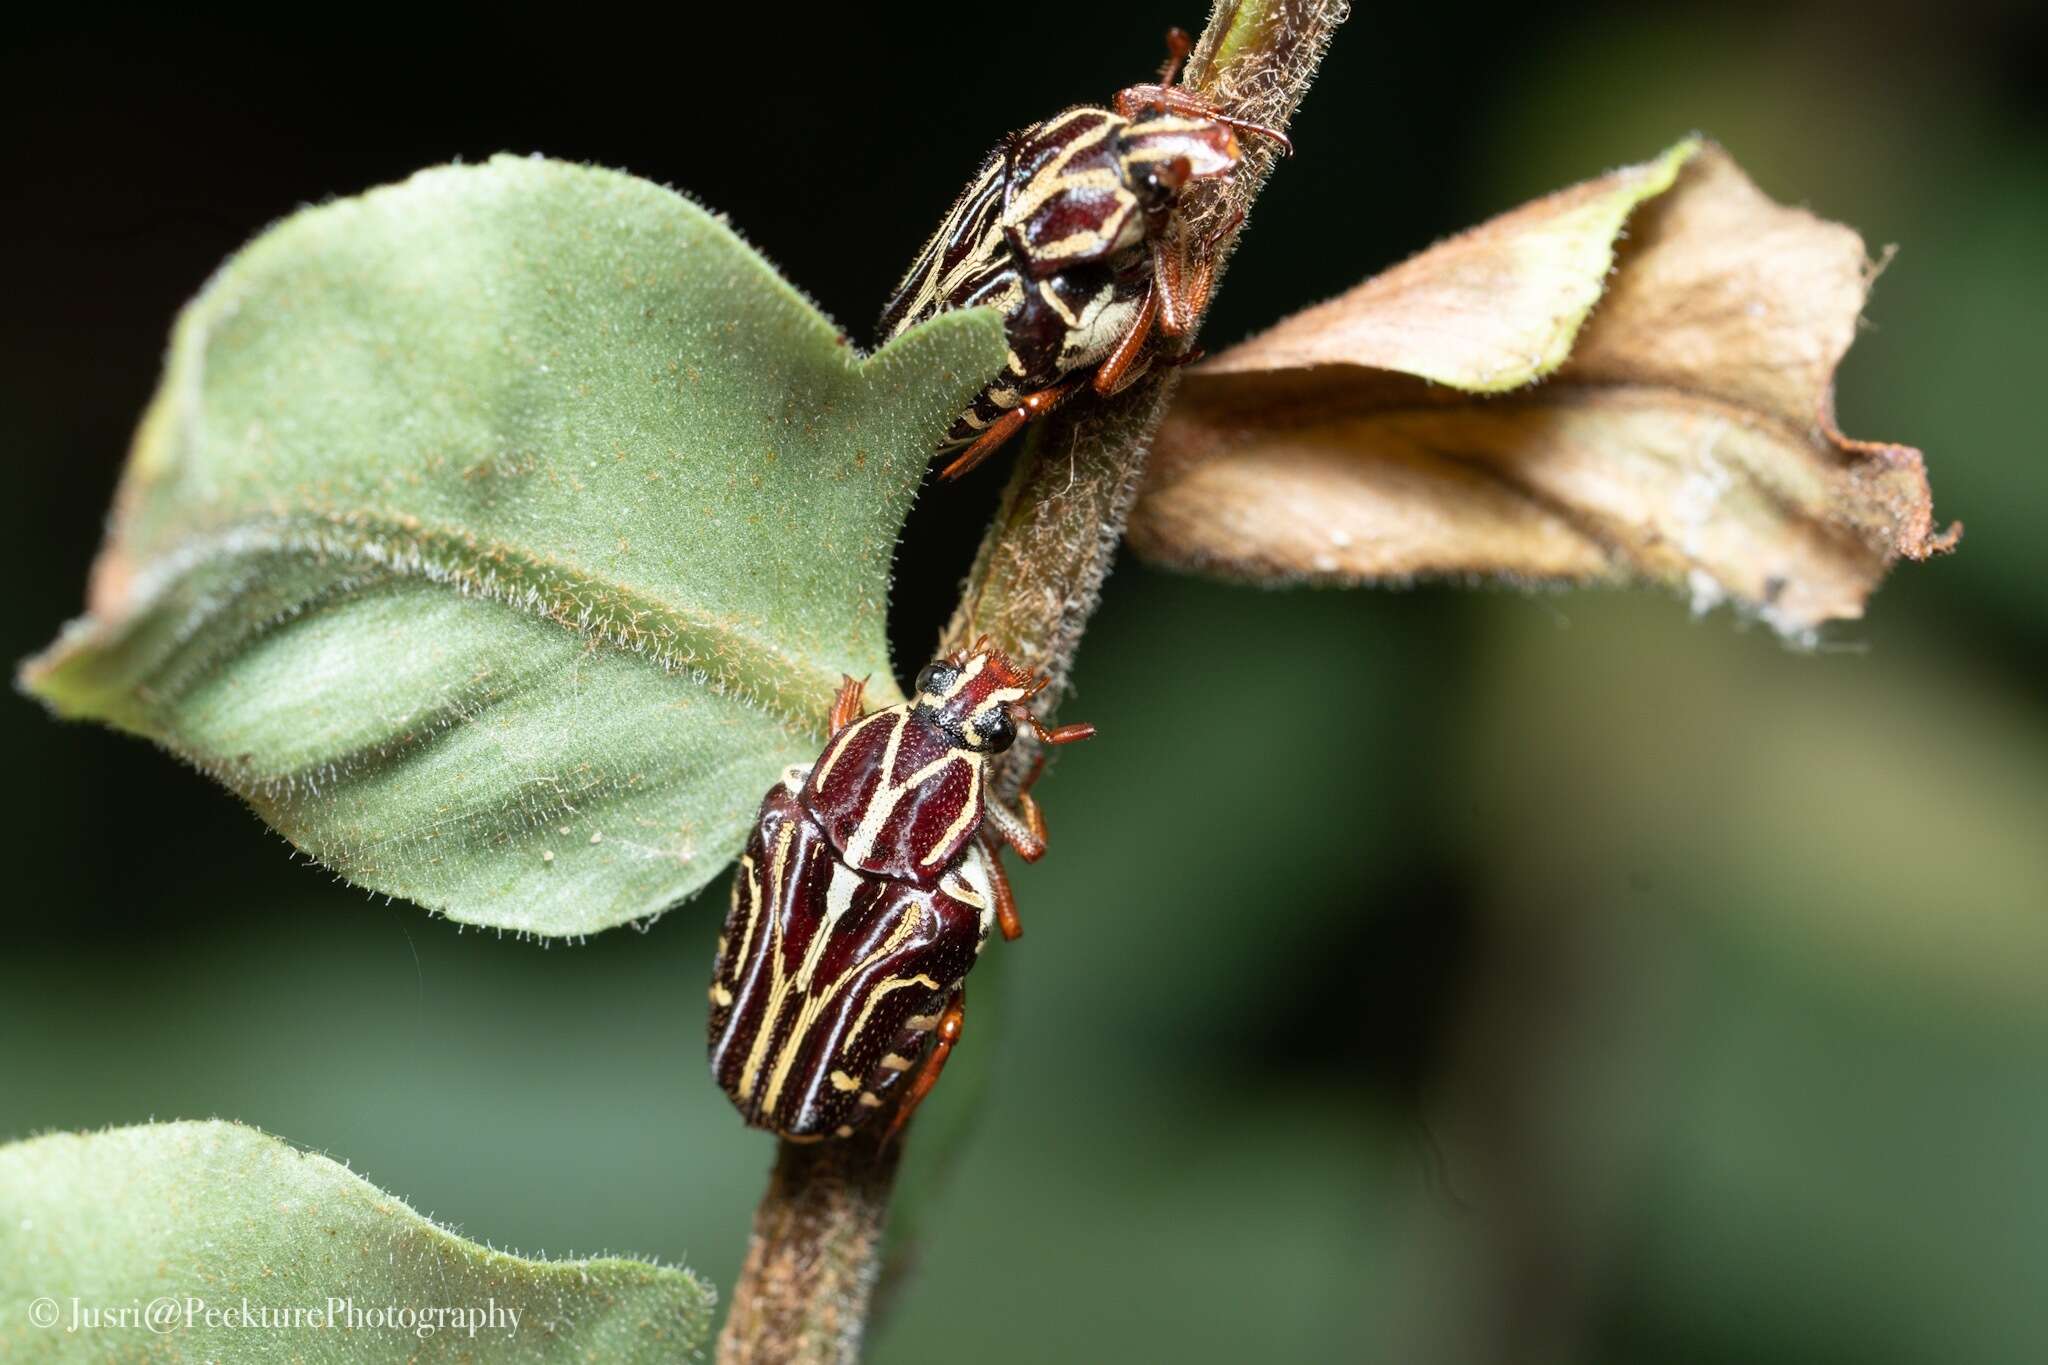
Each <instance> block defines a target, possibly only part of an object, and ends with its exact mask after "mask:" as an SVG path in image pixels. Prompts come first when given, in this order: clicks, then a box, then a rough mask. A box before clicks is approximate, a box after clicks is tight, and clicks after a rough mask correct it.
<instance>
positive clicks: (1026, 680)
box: [914, 640, 1046, 754]
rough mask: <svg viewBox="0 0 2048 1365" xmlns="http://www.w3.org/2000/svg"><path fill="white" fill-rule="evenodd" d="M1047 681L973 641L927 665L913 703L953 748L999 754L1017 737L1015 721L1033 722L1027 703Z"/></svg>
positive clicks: (981, 643) (1016, 723)
mask: <svg viewBox="0 0 2048 1365" xmlns="http://www.w3.org/2000/svg"><path fill="white" fill-rule="evenodd" d="M1045 684H1046V679H1044V678H1034V677H1032V676H1031V675H1030V674H1029V673H1026V672H1024V671H1023V670H1022V669H1019V668H1017V667H1015V666H1014V665H1012V664H1011V663H1010V661H1009V660H1008V659H1005V658H1004V657H1003V656H1002V655H1001V654H999V653H997V652H996V651H995V650H993V649H989V648H987V647H986V645H985V644H984V642H982V641H980V640H977V641H975V642H974V645H973V646H972V647H971V648H968V649H956V650H954V651H953V652H952V653H951V654H948V655H946V656H945V657H944V658H942V659H935V660H933V661H932V662H931V663H929V664H926V665H925V667H924V671H923V672H921V673H919V674H918V675H917V699H916V701H915V703H914V705H915V706H916V708H917V709H918V710H919V711H922V712H924V713H925V714H926V715H928V716H929V717H930V718H931V719H932V721H933V722H934V723H936V724H937V725H938V727H939V728H940V730H942V731H944V732H945V735H946V738H947V740H948V741H949V742H951V744H952V745H953V747H954V748H956V749H970V750H973V751H974V752H976V753H983V754H999V753H1002V752H1003V751H1004V750H1005V749H1008V748H1009V747H1010V746H1011V745H1012V744H1014V743H1016V742H1017V727H1018V726H1019V725H1031V724H1035V722H1034V721H1033V720H1032V717H1031V709H1030V707H1029V706H1028V705H1026V703H1027V702H1029V701H1030V699H1031V698H1032V697H1034V696H1036V695H1037V693H1038V691H1039V689H1040V688H1042V687H1044V686H1045Z"/></svg>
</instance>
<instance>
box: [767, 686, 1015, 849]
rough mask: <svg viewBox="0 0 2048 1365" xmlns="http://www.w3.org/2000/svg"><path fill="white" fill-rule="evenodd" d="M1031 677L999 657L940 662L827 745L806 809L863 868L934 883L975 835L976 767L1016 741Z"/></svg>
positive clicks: (979, 804)
mask: <svg viewBox="0 0 2048 1365" xmlns="http://www.w3.org/2000/svg"><path fill="white" fill-rule="evenodd" d="M1029 695H1030V684H1029V680H1028V679H1027V678H1026V677H1025V676H1023V675H1021V674H1019V673H1017V672H1016V671H1014V670H1013V669H1011V668H1010V666H1009V665H1008V664H1007V663H1005V662H1004V661H1003V659H1002V657H1001V656H1000V655H996V654H990V653H977V654H973V655H965V656H954V657H952V658H948V659H942V660H940V661H939V662H937V663H935V664H933V665H931V666H930V667H929V668H926V669H925V670H924V672H922V673H920V674H919V675H918V684H917V695H916V696H915V697H914V698H913V699H912V700H910V701H907V702H904V703H903V704H901V705H899V706H892V707H889V708H888V709H887V710H883V711H876V712H874V713H872V714H871V715H867V716H863V717H861V718H860V719H859V720H856V721H854V722H853V723H852V724H850V725H848V726H847V727H846V728H845V729H843V730H841V731H840V732H839V733H838V734H837V735H835V736H834V737H833V739H832V742H831V743H829V744H827V745H826V746H825V752H824V753H823V754H821V755H819V757H818V762H817V765H816V766H815V767H814V768H812V770H811V774H810V777H809V779H808V780H807V781H806V782H805V783H804V788H803V793H802V798H801V799H802V801H803V805H804V808H805V810H807V811H808V812H809V813H810V815H811V817H812V818H813V819H815V820H816V821H817V822H818V824H819V825H820V826H821V827H822V828H823V829H824V831H825V833H826V835H827V837H828V838H830V839H831V841H832V844H833V847H834V848H835V849H836V850H837V851H838V853H839V856H840V858H841V859H842V860H843V861H844V862H845V863H846V864H847V865H848V866H849V867H853V868H857V869H859V870H860V871H863V872H871V873H875V874H878V875H880V876H885V877H896V878H900V879H902V880H905V881H910V882H914V883H916V884H917V885H920V886H933V885H936V884H937V883H938V880H939V878H940V877H942V876H944V875H945V873H946V871H947V869H949V868H950V867H952V865H953V864H954V863H955V862H957V861H958V860H959V858H960V856H961V854H962V852H963V851H964V850H965V849H966V848H967V846H968V844H969V843H970V842H971V841H972V840H973V838H974V836H975V835H976V834H977V833H979V832H980V830H981V821H982V817H983V814H984V813H985V811H986V804H985V797H984V792H983V770H984V765H985V764H986V762H987V758H988V756H989V755H990V754H996V753H1001V752H1002V751H1003V750H1005V749H1008V748H1009V747H1010V744H1011V742H1012V741H1013V740H1015V739H1016V735H1017V730H1016V717H1015V715H1014V714H1013V712H1014V711H1016V710H1017V709H1019V708H1020V707H1021V705H1022V703H1023V701H1024V699H1025V698H1026V697H1028V696H1029Z"/></svg>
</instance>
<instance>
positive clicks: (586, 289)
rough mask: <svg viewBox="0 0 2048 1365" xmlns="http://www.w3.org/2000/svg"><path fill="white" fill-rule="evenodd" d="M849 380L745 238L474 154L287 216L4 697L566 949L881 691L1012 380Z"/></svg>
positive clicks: (994, 331) (232, 285)
mask: <svg viewBox="0 0 2048 1365" xmlns="http://www.w3.org/2000/svg"><path fill="white" fill-rule="evenodd" d="M1002 355H1003V343H1002V340H1001V328H1000V323H999V321H998V320H997V319H996V318H995V316H994V315H993V314H989V313H983V312H977V313H972V314H959V315H951V316H947V317H942V318H940V319H938V320H937V321H935V322H933V323H931V324H928V325H927V326H924V327H921V328H918V329H917V330H916V331H914V332H912V333H910V334H909V335H907V336H905V337H903V338H902V339H900V340H899V341H897V342H896V343H894V344H893V345H891V346H889V347H887V348H886V349H884V350H883V351H882V352H880V353H879V354H877V355H876V356H874V357H872V358H870V359H866V360H863V359H862V358H861V357H860V356H859V354H858V353H857V352H856V351H854V350H853V348H852V347H850V346H849V345H848V344H847V343H846V340H845V338H844V337H843V336H840V335H839V334H838V333H837V332H836V330H835V329H834V327H833V326H832V324H831V323H830V322H829V321H828V320H827V319H826V318H825V317H824V316H823V315H822V314H820V313H819V312H818V311H817V310H816V309H815V308H814V307H812V306H811V305H810V303H809V302H808V301H806V300H805V299H804V298H803V297H802V296H801V295H799V294H798V293H797V292H796V291H795V290H794V289H792V288H791V287H790V286H789V285H788V284H787V283H785V282H784V281H783V280H782V279H781V278H780V277H779V276H777V275H776V274H775V273H774V271H773V270H772V268H771V267H770V266H769V265H768V264H767V263H766V262H765V261H763V260H762V259H761V258H760V257H759V256H758V255H756V254H755V253H754V252H753V251H752V250H750V249H749V248H748V247H747V246H746V245H745V244H744V243H743V242H741V241H740V240H739V238H738V237H736V236H735V235H734V234H733V233H732V232H731V230H730V229H728V228H727V227H725V226H724V225H723V224H722V223H721V222H719V221H718V220H717V219H715V218H713V217H712V216H711V215H710V214H707V213H706V212H704V211H703V210H702V209H700V208H698V207H697V206H695V205H694V204H691V203H690V202H689V201H687V200H685V199H683V198H681V197H680V196H678V195H676V194H674V193H672V192H670V191H668V190H664V189H661V188H659V187H657V186H654V185H650V184H648V183H646V182H644V181H640V180H636V179H634V178H632V177H630V176H626V175H621V174H617V173H615V172H610V171H603V170H596V169H591V168H588V167H580V166H569V165H562V164H559V163H554V162H548V161H543V160H539V159H519V158H512V157H499V158H497V159H495V160H493V161H491V162H490V163H489V164H488V165H486V166H481V167H444V168H440V169H436V170H430V171H425V172H422V173H420V174H419V175H416V176H414V177H413V178H412V179H410V180H408V181H406V182H405V183H404V184H401V185H397V186H392V187H388V188H384V189H379V190H374V191H372V192H370V193H369V194H366V195H364V196H362V197H360V198H356V199H349V200H343V201H340V202H337V203H333V204H328V205H325V206H323V207H320V208H317V209H311V210H308V211H306V212H303V213H300V214H298V215H297V216H295V217H293V218H291V219H288V220H287V221H285V222H284V223H282V224H280V225H279V226H277V227H275V228H273V229H272V230H270V231H269V232H267V233H265V234H264V235H263V236H262V237H260V238H258V239H257V240H256V241H255V242H254V243H253V244H252V245H251V246H249V247H248V248H247V249H245V250H244V251H243V252H242V253H241V254H240V255H238V256H236V257H235V258H234V259H233V260H231V261H230V262H229V263H228V264H227V266H226V267H225V268H223V269H222V271H221V272H220V274H219V275H218V276H217V277H216V278H215V279H214V280H213V282H212V283H211V284H209V285H208V286H207V288H206V289H205V291H204V292H203V293H202V294H201V295H200V296H199V298H198V299H197V300H195V301H194V302H193V303H192V304H191V305H190V306H189V307H188V308H187V309H186V310H185V313H184V315H183V317H182V318H181V319H180V320H179V323H178V326H177V329H176V333H175V337H174V340H173V344H172V348H171V354H170V359H169V363H168V368H167V371H166V374H165V377H164V381H163V385H162V387H161V389H160V390H159V391H158V393H157V396H156V398H155V400H154V402H153V403H152V404H151V407H150V409H149V412H148V413H147V415H146V416H145V418H144V419H143V422H142V426H141V430H140V432H139V433H138V436H137V439H136V444H135V449H134V452H133V454H132V455H131V457H130V461H129V467H128V470H127V474H126V476H125V479H124V481H123V484H122V487H121V490H120V493H119V496H118V499H117V503H116V509H115V510H116V523H115V529H114V532H113V534H112V536H111V538H110V540H109V543H108V545H107V548H106V550H105V551H104V553H103V554H102V556H101V559H100V561H99V563H98V565H97V566H96V567H95V569H94V574H93V582H92V588H91V593H90V603H89V614H88V615H87V616H86V617H85V618H84V619H83V620H81V621H79V622H76V623H74V624H73V625H72V626H71V627H69V628H68V629H67V630H66V631H65V633H64V635H63V637H62V638H61V639H60V640H59V641H58V643H57V644H56V645H55V646H53V647H52V648H51V649H50V650H49V651H48V652H46V653H45V654H44V655H42V656H41V657H40V658H37V659H35V660H32V661H30V663H29V664H28V665H27V666H26V668H25V669H24V671H23V683H24V686H26V687H27V688H28V689H29V690H30V691H32V692H34V693H36V694H37V695H39V696H41V697H43V698H44V699H45V700H47V701H48V702H49V703H50V705H51V706H52V707H53V708H55V709H56V710H57V711H58V712H60V713H61V714H64V715H67V716H81V717H91V718H95V719H99V720H104V721H107V722H110V723H112V724H114V725H117V726H119V727H121V728H123V729H126V730H131V731H134V732H135V733H137V734H141V735H145V736H148V737H149V738H151V739H153V740H156V741H157V742H159V743H161V744H163V745H164V746H166V747H167V748H169V749H171V750H173V751H174V752H176V753H178V754H180V755H182V756H183V757H185V758H187V759H188V760H190V761H191V762H192V763H194V764H196V765H197V766H199V767H200V768H202V769H203V770H205V771H207V772H209V773H211V774H213V775H215V776H216V777H218V778H219V779H220V780H221V781H223V782H225V783H226V784H227V785H229V786H230V787H232V788H233V789H234V790H235V791H237V792H239V793H240V794H241V795H242V796H243V797H244V798H246V799H247V800H248V801H249V802H250V804H251V805H253V806H254V807H255V808H256V810H257V812H258V813H259V814H261V815H262V817H263V818H264V819H265V820H267V821H268V822H269V823H270V824H271V825H272V826H273V827H274V828H276V829H277V830H278V831H279V832H280V833H282V834H284V835H285V836H286V837H287V838H289V839H290V840H291V841H292V842H293V843H294V844H296V845H298V846H299V847H300V848H301V849H303V850H305V851H306V852H308V853H310V854H312V855H313V856H314V857H316V858H318V859H319V860H320V861H321V862H323V863H325V864H326V865H327V866H329V867H331V868H333V869H335V870H336V871H338V872H340V873H342V874H343V875H345V876H346V877H348V878H349V879H350V880H352V881H355V882H357V883H359V884H361V885H363V886H366V887H369V888H372V889H374V890H378V891H384V892H388V893H392V894H396V895H400V896H405V897H407V898H410V899H412V900H415V901H417V902H419V903H420V904H422V905H425V906H427V907H429V908H432V909H436V910H441V911H444V912H446V913H447V914H448V915H450V916H451V917H453V918H455V919H459V920H465V921H469V922H472V923H481V924H489V925H493V926H497V927H501V928H509V929H515V930H523V931H529V932H533V933H537V934H575V933H582V932H587V931H591V930H596V929H603V928H607V927H609V926H612V925H616V924H620V923H623V922H625V921H627V920H631V919H635V918H639V917H643V916H647V915H652V914H655V913H658V912H660V911H661V910H663V909H664V908H666V907H667V906H669V905H671V904H673V903H674V902H675V901H677V900H678V899H679V898H681V897H683V896H685V895H687V894H688V893H690V892H691V891H694V890H696V889H697V888H698V887H699V886H701V885H703V883H704V882H706V881H707V880H709V879H710V878H711V877H712V876H714V875H715V874H716V873H717V872H718V870H719V869H720V868H721V867H722V866H724V864H725V863H726V861H727V860H728V859H729V858H731V857H732V856H733V855H734V853H735V852H736V851H737V849H738V846H739V844H740V843H741V842H742V840H743V832H744V830H745V827H746V825H747V822H748V821H749V820H750V819H751V818H752V815H753V812H754V810H755V807H756V805H757V804H758V802H759V800H760V796H761V793H762V792H763V791H764V790H766V789H767V787H768V786H769V784H770V783H771V782H772V781H773V779H774V776H775V774H776V773H777V772H779V771H780V770H781V769H782V768H783V767H784V766H785V765H787V764H790V763H795V762H802V761H805V760H807V759H810V758H812V757H814V756H815V755H816V753H817V751H818V749H819V748H820V747H821V746H822V744H823V742H824V734H823V725H824V717H825V711H826V707H827V706H828V705H829V703H830V700H831V693H832V691H833V688H834V687H835V686H836V685H837V683H838V680H839V677H840V675H841V674H842V673H846V674H851V675H853V676H856V677H860V676H866V675H872V682H871V689H872V691H871V695H874V696H879V697H880V698H882V699H884V700H888V699H893V698H894V696H895V685H894V683H893V681H892V679H891V673H890V667H889V659H888V653H887V646H886V643H885V637H884V625H885V619H884V618H885V614H886V612H885V608H886V595H887V586H888V573H889V564H890V557H891V554H892V552H893V547H894V544H895V540H896V537H897V534H898V532H899V531H900V529H901V526H902V521H903V517H904V515H905V513H906V512H907V511H908V509H909V504H910V501H911V499H912V497H913V495H914V493H915V491H916V487H917V485H918V482H919V481H920V479H921V478H922V476H923V473H924V470H925V466H926V462H927V457H928V453H929V452H930V450H931V449H932V447H933V445H934V443H935V441H936V440H937V438H938V435H939V433H940V432H941V430H942V429H943V428H944V426H945V425H946V424H947V422H948V421H949V420H950V419H951V417H952V416H953V415H954V414H955V413H957V412H958V411H959V410H960V408H961V407H962V406H964V405H965V403H966V401H967V399H968V397H969V396H970V395H971V394H972V392H973V391H974V390H975V389H976V388H977V387H978V386H979V385H980V384H981V383H982V382H983V381H984V380H985V378H986V377H987V376H988V375H989V374H991V373H993V372H994V371H995V370H996V369H997V368H998V367H999V366H1000V365H1001V362H1002Z"/></svg>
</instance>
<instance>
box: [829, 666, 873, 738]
mask: <svg viewBox="0 0 2048 1365" xmlns="http://www.w3.org/2000/svg"><path fill="white" fill-rule="evenodd" d="M867 685H868V680H867V679H866V678H849V677H847V676H846V675H845V674H843V673H842V674H840V675H839V695H838V696H836V697H834V698H833V699H832V716H831V720H830V723H829V727H828V730H827V733H828V734H834V735H836V734H838V733H839V732H840V731H841V730H844V729H845V728H846V727H847V726H849V725H851V724H853V723H854V722H855V721H857V720H859V719H860V713H861V708H862V706H863V705H864V703H863V702H862V700H861V694H862V693H863V692H864V691H865V690H866V689H867Z"/></svg>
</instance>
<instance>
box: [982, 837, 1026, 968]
mask: <svg viewBox="0 0 2048 1365" xmlns="http://www.w3.org/2000/svg"><path fill="white" fill-rule="evenodd" d="M981 842H982V845H983V847H985V848H986V849H987V850H988V881H989V886H990V887H991V888H992V889H993V890H994V891H995V893H996V925H997V927H998V928H1000V929H1001V930H1002V931H1003V941H1004V942H1006V943H1015V942H1016V941H1017V940H1018V939H1020V938H1022V937H1023V936H1024V921H1022V920H1020V919H1018V918H1017V893H1016V892H1015V891H1013V890H1011V889H1010V874H1009V873H1007V872H1005V871H1003V846H1002V843H1001V841H999V840H996V839H991V838H988V837H986V836H984V837H983V839H982V841H981Z"/></svg>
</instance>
